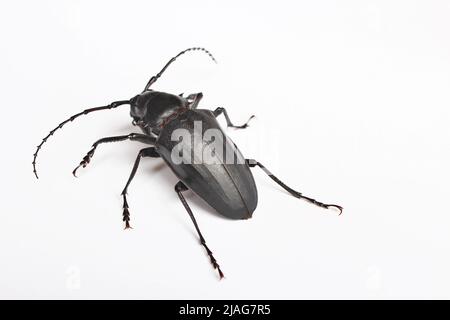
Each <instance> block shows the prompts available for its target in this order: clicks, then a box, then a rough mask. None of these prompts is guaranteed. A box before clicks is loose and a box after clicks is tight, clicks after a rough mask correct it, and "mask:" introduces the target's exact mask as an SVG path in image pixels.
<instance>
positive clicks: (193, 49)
mask: <svg viewBox="0 0 450 320" xmlns="http://www.w3.org/2000/svg"><path fill="white" fill-rule="evenodd" d="M195 50H200V51H203V52H205V53H206V54H207V55H209V57H210V58H211V59H212V60H213V61H214V62H215V63H217V61H216V59H214V57H213V55H212V54H211V52H209V51H208V50H206V49H205V48H199V47H195V48H188V49H186V50H183V51H181V52H180V53H179V54H177V55H176V56H175V57H173V58H172V59H170V60H169V62H167V63H166V65H165V66H164V68H162V69H161V71H160V72H159V73H158V74H157V75H156V76H153V77H151V78H150V80H149V81H148V83H147V85H146V86H145V89H144V91H142V92H145V91H147V90H148V88H150V86H151V85H152V84H154V83H155V82H156V80H158V78H159V77H161V75H162V74H163V73H164V71H166V69H167V67H168V66H170V64H171V63H172V62H174V61H175V60H176V59H177V58H178V57H179V56H181V55H182V54H185V53H186V52H188V51H195Z"/></svg>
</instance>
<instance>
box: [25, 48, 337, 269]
mask: <svg viewBox="0 0 450 320" xmlns="http://www.w3.org/2000/svg"><path fill="white" fill-rule="evenodd" d="M191 50H201V51H203V52H205V53H207V54H208V55H209V56H210V57H211V59H212V60H213V61H216V60H215V59H214V57H213V56H212V55H211V53H209V51H207V50H206V49H204V48H189V49H186V50H184V51H182V52H180V53H179V54H178V55H176V56H175V57H173V58H172V59H171V60H170V61H169V62H168V63H167V64H166V65H165V66H164V68H163V69H162V70H161V71H160V72H159V73H158V74H157V75H156V76H153V77H152V78H151V79H150V80H149V81H148V83H147V85H146V86H145V88H144V91H142V93H140V94H138V95H137V96H135V97H133V98H131V99H130V100H121V101H115V102H113V103H111V104H109V105H107V106H102V107H96V108H91V109H86V110H84V111H82V112H80V113H77V114H75V115H73V116H72V117H70V118H68V119H67V120H65V121H63V122H61V123H60V124H59V125H58V126H57V127H56V128H55V129H53V130H52V131H50V133H49V134H48V135H47V136H46V137H45V138H44V139H42V142H41V143H40V144H39V145H38V146H37V149H36V152H35V153H34V155H33V162H32V163H33V172H34V174H35V175H36V178H38V175H37V171H36V157H37V155H38V152H39V150H40V149H41V147H42V145H43V144H44V143H45V142H46V141H47V139H48V138H49V137H50V136H51V135H53V134H54V132H55V131H56V130H58V129H60V128H61V127H62V126H63V125H64V124H66V123H68V122H70V121H73V120H75V119H76V118H78V117H79V116H81V115H84V114H88V113H91V112H94V111H100V110H108V109H114V108H117V107H118V106H121V105H126V104H128V105H130V106H131V111H130V115H131V117H132V118H133V122H132V123H133V125H135V126H138V127H139V128H140V129H141V130H142V132H143V134H142V133H131V134H129V135H124V136H114V137H107V138H102V139H100V140H98V141H96V142H95V143H94V144H93V146H92V149H91V150H90V151H89V152H88V153H87V155H86V156H85V157H84V158H83V160H82V161H81V162H80V164H79V165H78V166H77V167H76V168H75V170H73V174H74V175H75V174H76V171H77V169H78V168H79V167H86V165H87V164H88V163H89V162H90V160H91V159H92V156H93V155H94V152H95V150H96V149H97V146H98V145H100V144H102V143H106V142H117V141H124V140H133V141H139V142H142V143H145V144H148V145H152V147H148V148H144V149H142V150H140V151H139V154H138V156H137V158H136V161H135V163H134V166H133V170H132V171H131V174H130V177H129V179H128V181H127V183H126V185H125V188H124V189H123V191H122V197H123V221H124V222H125V229H127V228H130V213H129V210H128V209H129V207H128V203H127V189H128V186H129V185H130V183H131V181H132V180H133V177H134V176H135V174H136V171H137V169H138V166H139V162H140V160H141V158H143V157H153V158H157V157H161V158H162V159H164V161H165V162H166V163H167V164H168V165H169V167H170V168H171V169H172V171H173V172H174V173H175V175H176V176H177V177H178V178H179V179H180V181H179V182H178V183H177V184H176V185H175V191H176V193H177V194H178V197H179V198H180V200H181V202H182V203H183V206H184V207H185V208H186V211H187V212H188V214H189V216H190V217H191V219H192V222H193V223H194V226H195V229H196V230H197V233H198V236H199V238H200V243H201V245H202V246H203V247H204V248H205V249H206V252H207V253H208V255H209V258H210V260H211V263H212V265H213V266H214V268H215V269H217V270H218V272H219V276H220V278H223V273H222V271H221V270H220V267H219V265H218V263H217V261H216V259H215V258H214V256H213V254H212V252H211V250H210V249H209V248H208V246H207V245H206V242H205V239H204V238H203V235H202V233H201V232H200V229H199V227H198V224H197V222H196V220H195V217H194V215H193V213H192V211H191V209H190V207H189V205H188V203H187V202H186V200H185V198H184V196H183V194H182V192H183V191H186V190H188V189H191V190H192V191H194V192H195V193H196V194H197V195H199V196H200V197H201V198H202V199H203V200H205V201H206V202H207V203H208V204H209V205H210V206H211V207H212V208H214V209H215V210H216V211H217V212H219V213H220V214H222V215H223V216H225V217H227V218H230V219H248V218H251V216H252V214H253V211H254V210H255V209H256V205H257V203H258V193H257V190H256V185H255V180H254V179H253V175H252V173H251V171H250V168H251V167H255V166H258V167H260V168H261V169H262V170H264V172H265V173H266V174H267V175H268V176H269V177H270V178H272V179H273V180H274V181H275V182H276V183H278V184H279V185H280V186H281V187H283V188H284V189H285V190H286V191H288V192H289V193H290V194H292V195H293V196H295V197H297V198H301V199H305V200H307V201H309V202H311V203H313V204H315V205H318V206H320V207H323V208H330V207H334V208H337V209H338V210H339V214H341V213H342V207H341V206H338V205H334V204H324V203H322V202H319V201H316V200H314V199H312V198H309V197H305V196H304V195H302V194H301V193H300V192H297V191H295V190H293V189H291V188H289V187H288V186H286V185H285V184H284V183H283V182H282V181H280V180H279V179H278V178H277V177H275V176H274V175H273V174H272V173H271V172H270V171H269V170H267V169H266V168H265V167H264V166H263V165H262V164H261V163H259V162H258V161H255V160H251V159H245V158H244V157H243V156H242V154H241V152H240V151H239V149H238V148H237V146H236V145H235V144H234V143H233V142H232V141H231V140H230V139H229V138H228V137H227V136H226V134H225V133H224V132H223V130H222V129H221V127H220V126H219V123H218V122H217V120H216V117H217V116H219V115H221V114H222V113H223V114H224V116H225V119H226V122H227V126H228V127H234V128H242V129H243V128H246V127H247V123H248V121H247V123H245V124H244V125H241V126H235V125H233V123H232V122H231V120H230V118H229V116H228V114H227V111H226V110H225V109H224V108H217V109H215V110H214V111H210V110H205V109H197V106H198V104H199V102H200V100H201V98H202V96H203V95H202V93H197V94H191V95H189V96H187V97H186V98H184V97H183V95H182V94H181V95H173V94H170V93H165V92H160V91H154V90H152V89H150V86H151V85H152V84H153V83H155V82H156V80H158V78H159V77H160V76H161V75H162V74H163V72H164V71H165V70H166V69H167V67H168V66H169V65H170V64H171V63H172V62H174V61H175V60H176V59H177V58H178V57H179V56H180V55H182V54H184V53H186V52H187V51H191ZM252 117H253V116H252ZM252 117H250V119H251V118H252ZM250 119H249V120H250ZM196 124H199V125H200V129H198V128H196ZM180 130H182V133H184V135H183V134H176V133H177V132H178V133H179V131H180ZM208 132H210V133H211V132H213V133H214V134H213V135H211V134H210V135H209V138H208V139H205V138H201V139H196V135H198V134H201V137H204V136H206V135H207V133H208ZM186 133H187V135H186ZM174 137H175V139H174ZM224 153H225V154H226V161H225V159H224V158H223V154H224ZM192 155H193V158H192ZM199 155H200V157H199ZM204 155H208V157H209V160H210V162H207V161H205V159H204V158H203V157H202V156H204ZM199 158H200V161H199ZM186 159H188V160H189V161H185V160H186ZM180 160H181V161H180ZM192 160H193V161H192ZM211 160H212V161H211Z"/></svg>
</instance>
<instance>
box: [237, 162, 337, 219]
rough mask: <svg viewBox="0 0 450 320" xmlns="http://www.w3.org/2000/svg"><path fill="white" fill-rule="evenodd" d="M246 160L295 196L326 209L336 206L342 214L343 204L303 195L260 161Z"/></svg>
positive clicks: (250, 165) (249, 164)
mask: <svg viewBox="0 0 450 320" xmlns="http://www.w3.org/2000/svg"><path fill="white" fill-rule="evenodd" d="M246 162H247V164H248V166H249V167H250V168H253V167H255V166H258V167H260V168H261V169H262V170H263V171H264V172H265V173H266V174H267V175H268V176H269V177H270V178H271V179H272V180H273V181H275V182H276V183H277V184H278V185H280V186H281V187H282V188H283V189H284V190H286V191H287V192H289V193H290V194H292V195H293V196H294V197H296V198H299V199H305V200H306V201H308V202H310V203H312V204H315V205H316V206H319V207H321V208H325V209H330V208H336V209H338V210H339V215H341V214H342V210H343V209H344V208H342V207H341V206H338V205H336V204H325V203H322V202H319V201H317V200H315V199H312V198H309V197H306V196H304V195H302V194H301V193H300V192H298V191H295V190H294V189H291V188H290V187H288V186H287V185H285V184H284V183H283V182H282V181H281V180H280V179H278V178H277V177H276V176H275V175H273V174H272V172H270V171H269V170H268V169H267V168H266V167H264V166H263V165H262V164H261V163H259V162H258V161H256V160H253V159H246Z"/></svg>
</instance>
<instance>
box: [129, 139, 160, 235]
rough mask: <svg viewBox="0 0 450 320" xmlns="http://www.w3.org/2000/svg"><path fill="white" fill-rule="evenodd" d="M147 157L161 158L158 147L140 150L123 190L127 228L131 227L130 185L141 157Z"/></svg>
mask: <svg viewBox="0 0 450 320" xmlns="http://www.w3.org/2000/svg"><path fill="white" fill-rule="evenodd" d="M145 157H152V158H159V157H160V156H159V154H158V152H156V149H155V148H154V147H150V148H145V149H142V150H141V151H139V153H138V156H137V157H136V161H135V162H134V165H133V169H132V170H131V174H130V177H129V178H128V181H127V184H126V185H125V188H124V189H123V191H122V197H123V214H122V216H123V221H124V222H125V229H129V228H131V226H130V211H129V210H128V209H129V207H128V202H127V191H128V187H129V185H130V183H131V181H132V180H133V178H134V176H135V175H136V171H137V169H138V167H139V163H140V162H141V158H145Z"/></svg>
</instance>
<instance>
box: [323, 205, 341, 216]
mask: <svg viewBox="0 0 450 320" xmlns="http://www.w3.org/2000/svg"><path fill="white" fill-rule="evenodd" d="M330 207H334V208H336V209H338V210H339V214H338V215H339V216H340V215H341V214H342V211H343V210H344V208H342V207H341V206H338V205H337V204H327V205H326V208H327V209H330Z"/></svg>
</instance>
